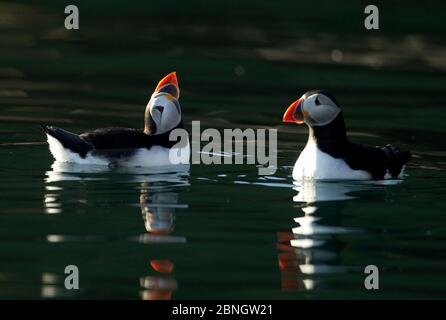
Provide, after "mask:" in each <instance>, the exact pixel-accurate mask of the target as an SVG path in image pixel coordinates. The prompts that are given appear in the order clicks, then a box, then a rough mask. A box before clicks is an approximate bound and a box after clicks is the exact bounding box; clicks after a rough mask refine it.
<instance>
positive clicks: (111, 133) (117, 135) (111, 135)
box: [80, 127, 153, 150]
mask: <svg viewBox="0 0 446 320" xmlns="http://www.w3.org/2000/svg"><path fill="white" fill-rule="evenodd" d="M80 137H81V138H82V139H83V140H84V141H86V142H87V143H89V144H91V145H92V146H93V148H94V149H96V150H112V149H136V148H150V147H151V146H152V145H153V141H152V140H153V139H152V138H151V136H149V135H147V134H145V133H144V132H143V131H142V130H137V129H133V128H121V127H108V128H102V129H96V130H93V131H89V132H84V133H82V134H81V135H80Z"/></svg>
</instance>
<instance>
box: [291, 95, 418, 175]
mask: <svg viewBox="0 0 446 320" xmlns="http://www.w3.org/2000/svg"><path fill="white" fill-rule="evenodd" d="M283 122H292V123H297V124H303V123H305V124H306V125H307V126H308V128H309V136H308V141H307V144H306V146H305V148H304V149H303V151H302V152H301V154H300V155H299V158H298V159H297V161H296V163H295V165H294V168H293V174H292V176H293V179H294V180H309V179H312V180H384V179H397V178H400V177H401V175H402V171H403V169H404V166H405V164H406V163H407V162H409V160H410V159H411V157H412V155H411V153H410V152H409V151H402V150H400V149H399V148H398V147H396V146H393V145H391V144H387V145H385V146H384V147H374V146H366V145H362V144H357V143H353V142H351V141H350V140H349V139H348V137H347V132H346V126H345V122H344V117H343V114H342V109H341V106H340V104H339V103H338V101H337V100H336V98H335V97H334V95H333V94H331V93H330V92H328V91H327V90H312V91H308V92H306V93H304V95H303V96H302V97H301V98H299V99H297V100H296V101H294V102H293V103H292V104H291V105H290V106H289V107H288V108H287V109H286V112H285V114H284V115H283Z"/></svg>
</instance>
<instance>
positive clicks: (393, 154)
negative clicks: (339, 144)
mask: <svg viewBox="0 0 446 320" xmlns="http://www.w3.org/2000/svg"><path fill="white" fill-rule="evenodd" d="M347 148H348V150H347V152H346V154H347V157H346V159H345V161H346V162H347V164H348V165H349V166H350V167H351V168H352V169H355V170H366V171H368V172H369V173H370V174H371V175H372V177H373V179H378V180H379V179H383V178H384V176H385V174H386V173H387V172H388V173H390V175H391V176H392V178H397V177H398V176H399V174H400V173H401V170H402V168H403V166H404V165H405V164H406V163H407V162H409V160H410V159H411V157H412V155H411V153H410V152H409V151H400V150H399V149H398V148H397V147H394V146H391V145H386V146H385V147H383V148H380V147H371V146H365V145H361V144H355V143H349V145H348V146H347Z"/></svg>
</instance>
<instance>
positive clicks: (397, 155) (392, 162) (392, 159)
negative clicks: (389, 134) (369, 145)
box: [383, 144, 412, 178]
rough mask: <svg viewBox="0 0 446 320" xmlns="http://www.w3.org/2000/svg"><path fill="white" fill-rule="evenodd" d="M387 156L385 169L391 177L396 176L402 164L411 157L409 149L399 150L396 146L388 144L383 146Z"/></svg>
mask: <svg viewBox="0 0 446 320" xmlns="http://www.w3.org/2000/svg"><path fill="white" fill-rule="evenodd" d="M383 151H384V152H385V153H386V156H387V169H388V171H389V173H390V175H391V176H392V178H398V176H399V174H400V173H401V170H402V169H403V167H404V165H405V164H406V163H408V162H409V161H410V159H411V158H412V153H410V151H401V150H400V149H399V148H398V147H394V146H392V145H390V144H388V145H386V146H385V147H384V148H383Z"/></svg>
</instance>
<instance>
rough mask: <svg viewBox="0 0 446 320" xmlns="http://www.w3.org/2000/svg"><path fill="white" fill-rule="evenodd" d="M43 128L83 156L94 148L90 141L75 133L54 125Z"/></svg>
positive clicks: (63, 144) (66, 146)
mask: <svg viewBox="0 0 446 320" xmlns="http://www.w3.org/2000/svg"><path fill="white" fill-rule="evenodd" d="M41 128H42V131H43V132H44V133H46V134H47V135H49V136H51V137H53V138H55V139H56V140H58V141H59V142H60V143H61V144H62V146H63V147H64V148H67V149H69V150H71V151H73V152H75V153H78V154H79V155H80V156H82V157H85V155H86V154H87V152H88V151H90V150H92V149H93V146H92V145H91V144H90V143H88V142H87V141H85V140H84V139H83V138H82V137H81V136H79V135H77V134H75V133H72V132H69V131H66V130H63V129H60V128H57V127H53V126H41Z"/></svg>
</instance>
